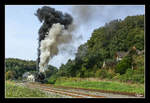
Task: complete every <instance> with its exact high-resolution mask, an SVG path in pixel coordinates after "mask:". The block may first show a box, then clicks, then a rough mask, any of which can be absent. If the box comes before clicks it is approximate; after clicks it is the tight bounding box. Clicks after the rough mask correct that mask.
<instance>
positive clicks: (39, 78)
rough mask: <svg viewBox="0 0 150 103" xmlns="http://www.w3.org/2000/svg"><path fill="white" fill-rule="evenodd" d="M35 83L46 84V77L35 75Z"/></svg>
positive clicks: (39, 74) (40, 74) (38, 73)
mask: <svg viewBox="0 0 150 103" xmlns="http://www.w3.org/2000/svg"><path fill="white" fill-rule="evenodd" d="M35 82H40V83H46V82H47V80H46V75H45V74H44V73H41V72H37V73H35Z"/></svg>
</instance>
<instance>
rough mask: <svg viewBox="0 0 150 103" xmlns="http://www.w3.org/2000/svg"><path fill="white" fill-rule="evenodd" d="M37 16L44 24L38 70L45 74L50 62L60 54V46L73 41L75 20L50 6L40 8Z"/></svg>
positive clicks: (40, 40)
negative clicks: (72, 32)
mask: <svg viewBox="0 0 150 103" xmlns="http://www.w3.org/2000/svg"><path fill="white" fill-rule="evenodd" d="M35 15H36V16H37V17H38V19H39V21H40V22H42V23H43V25H42V26H41V28H40V29H39V38H38V39H39V47H38V59H37V69H38V70H40V72H44V71H45V69H46V68H47V65H48V62H49V60H50V59H51V58H52V57H53V56H55V55H57V54H58V46H59V45H60V44H63V43H68V42H69V41H71V39H72V35H71V31H72V30H73V27H74V26H72V25H71V24H72V22H73V18H72V16H70V15H69V14H67V13H65V14H63V13H62V12H60V11H56V10H55V9H54V8H51V7H48V6H44V7H42V8H41V9H40V8H39V9H38V10H37V12H36V13H35ZM39 67H40V68H39Z"/></svg>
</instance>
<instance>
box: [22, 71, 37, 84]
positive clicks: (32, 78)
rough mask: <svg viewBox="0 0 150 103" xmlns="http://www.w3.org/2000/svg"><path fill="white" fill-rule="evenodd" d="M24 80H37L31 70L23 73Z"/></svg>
mask: <svg viewBox="0 0 150 103" xmlns="http://www.w3.org/2000/svg"><path fill="white" fill-rule="evenodd" d="M22 78H23V81H31V82H34V81H35V77H34V75H33V74H31V73H30V72H26V73H24V74H23V76H22Z"/></svg>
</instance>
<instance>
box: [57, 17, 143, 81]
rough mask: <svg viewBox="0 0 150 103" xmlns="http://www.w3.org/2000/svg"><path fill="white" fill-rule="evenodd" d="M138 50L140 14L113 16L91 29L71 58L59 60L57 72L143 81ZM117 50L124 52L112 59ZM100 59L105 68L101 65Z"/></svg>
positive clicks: (141, 36)
mask: <svg viewBox="0 0 150 103" xmlns="http://www.w3.org/2000/svg"><path fill="white" fill-rule="evenodd" d="M142 51H144V15H137V16H128V17H126V18H125V19H124V20H113V21H111V22H109V23H106V24H105V25H104V26H103V27H100V28H98V29H95V30H94V31H93V33H92V36H91V38H90V40H88V41H87V42H86V43H85V44H82V45H80V47H79V48H78V52H77V53H76V58H75V60H68V62H67V63H66V64H62V65H61V67H60V69H59V71H58V72H57V75H58V76H65V77H100V78H102V79H103V78H107V79H119V80H121V81H131V82H141V83H143V82H144V52H142ZM117 52H124V53H128V55H126V56H124V57H123V58H122V60H121V61H116V56H115V54H116V53H117ZM135 58H140V59H135ZM104 63H105V68H103V65H104ZM140 71H142V72H140Z"/></svg>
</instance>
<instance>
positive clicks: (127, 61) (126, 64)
mask: <svg viewBox="0 0 150 103" xmlns="http://www.w3.org/2000/svg"><path fill="white" fill-rule="evenodd" d="M131 62H132V61H131V57H129V56H126V57H124V58H123V59H122V60H121V61H120V62H119V63H118V64H117V65H116V69H115V72H116V73H120V74H124V73H125V72H126V70H127V69H128V68H130V67H131Z"/></svg>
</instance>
